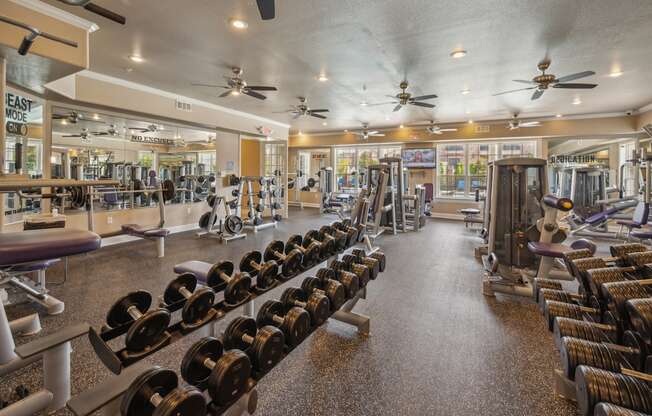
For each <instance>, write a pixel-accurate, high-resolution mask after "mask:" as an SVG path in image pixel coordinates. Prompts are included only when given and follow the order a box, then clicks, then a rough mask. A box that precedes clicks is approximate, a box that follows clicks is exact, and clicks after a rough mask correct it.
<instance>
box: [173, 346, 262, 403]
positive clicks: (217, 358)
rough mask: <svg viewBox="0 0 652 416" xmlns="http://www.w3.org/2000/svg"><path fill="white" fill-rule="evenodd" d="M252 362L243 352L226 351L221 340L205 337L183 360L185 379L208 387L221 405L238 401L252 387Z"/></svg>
mask: <svg viewBox="0 0 652 416" xmlns="http://www.w3.org/2000/svg"><path fill="white" fill-rule="evenodd" d="M250 376H251V360H250V359H249V356H248V355H247V354H246V353H244V352H243V351H240V350H237V349H232V350H228V351H224V347H223V346H222V343H221V342H220V340H218V339H216V338H212V337H206V338H202V339H200V340H199V341H197V342H196V343H195V344H193V345H192V347H190V349H189V350H188V352H186V354H185V355H184V356H183V360H182V361H181V377H183V379H184V380H186V382H188V384H191V385H193V386H197V387H199V388H201V389H204V388H207V390H208V395H209V396H210V397H211V399H213V402H214V403H215V404H216V405H218V406H226V405H228V404H230V403H233V402H235V401H236V400H238V398H240V397H241V396H242V395H243V394H244V393H246V392H247V389H248V386H249V377H250Z"/></svg>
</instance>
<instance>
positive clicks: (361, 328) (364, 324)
mask: <svg viewBox="0 0 652 416" xmlns="http://www.w3.org/2000/svg"><path fill="white" fill-rule="evenodd" d="M344 252H345V251H343V252H342V253H337V254H335V255H333V256H330V257H328V258H326V259H324V260H322V261H320V262H319V263H318V264H316V265H314V266H312V267H311V268H309V269H306V270H303V271H301V272H300V273H297V274H296V275H295V276H292V277H290V278H287V279H284V280H281V281H280V283H279V284H277V285H275V286H273V287H272V288H270V289H276V288H279V287H280V286H281V285H283V284H285V283H287V282H289V281H291V280H294V279H295V278H297V277H300V276H302V275H304V274H305V273H307V272H309V271H310V270H313V269H315V268H317V267H321V266H323V265H325V264H326V265H327V264H328V261H329V260H330V259H332V258H335V259H337V258H338V256H339V255H340V254H342V255H343V254H344ZM280 279H281V277H280V275H279V280H280ZM270 289H268V290H266V291H265V292H267V291H269V290H270ZM256 296H257V294H256V290H255V289H252V297H251V299H250V300H249V301H248V302H247V303H245V304H244V305H241V306H238V307H234V308H226V307H224V304H223V301H220V302H218V303H217V305H215V308H216V309H214V311H215V313H214V314H212V315H211V316H210V318H209V319H207V320H206V322H205V323H203V325H202V326H201V327H200V328H196V329H197V330H200V331H202V333H203V335H204V336H216V335H218V334H216V328H215V325H212V324H214V323H216V322H218V320H220V319H222V318H224V316H226V315H227V314H228V313H229V312H232V311H233V310H235V309H237V308H239V307H242V312H243V313H244V315H247V316H252V317H254V316H255V315H254V300H255V298H256ZM366 296H367V289H366V287H365V288H363V289H360V290H359V291H358V293H357V294H356V295H355V296H354V297H353V298H351V299H349V300H348V301H347V302H345V303H344V305H342V307H341V308H340V309H339V310H337V311H335V312H334V313H333V314H332V315H331V317H330V318H331V319H334V320H337V321H340V322H343V323H346V324H349V325H353V326H355V327H356V328H357V330H358V333H359V334H361V335H363V336H368V335H369V330H370V318H369V317H367V316H363V315H359V314H357V313H355V312H352V310H353V308H354V307H355V306H356V304H357V303H358V301H359V300H360V299H366ZM182 307H183V302H179V303H178V304H176V305H171V308H169V310H170V312H172V311H173V310H179V309H181V308H182ZM179 325H180V323H176V324H174V325H172V327H170V329H169V333H170V334H169V335H170V337H169V342H167V343H166V344H165V345H169V344H170V343H171V342H173V341H174V340H178V339H180V338H181V337H183V336H184V335H187V334H188V333H190V332H194V330H195V329H193V330H190V331H186V332H184V331H182V330H180V328H178V326H179ZM174 327H177V328H175V329H174V330H173V329H172V328H174ZM318 328H319V326H313V327H312V328H311V330H310V333H309V335H311V334H312V333H313V332H314V331H316V330H317V329H318ZM116 330H118V328H116ZM117 332H122V333H124V332H126V329H123V328H120V329H119V330H118V331H117ZM111 335H112V336H113V335H115V334H113V333H112V334H111ZM309 335H308V336H309ZM89 336H90V337H91V344H92V345H93V347H94V348H96V352H97V353H98V356H100V358H101V360H102V361H103V363H104V364H105V365H106V366H107V367H108V368H109V369H111V370H112V371H113V372H114V373H116V374H118V375H117V376H114V377H112V378H110V379H109V380H107V381H105V382H104V383H102V384H100V385H98V386H96V387H94V388H93V389H91V390H88V391H85V392H83V393H81V394H80V395H78V396H75V397H74V398H73V399H72V400H70V401H69V402H68V408H69V409H70V410H71V411H72V412H73V413H74V414H75V415H76V416H87V415H90V414H92V413H94V412H97V411H101V414H102V415H106V416H109V415H110V416H115V415H119V414H120V403H121V399H122V395H123V394H124V393H125V391H126V390H127V388H128V387H129V385H130V384H131V383H132V382H133V381H134V379H135V378H136V377H138V376H139V375H140V374H142V373H143V372H145V371H147V370H148V369H150V368H152V367H153V366H151V365H146V364H144V363H143V362H142V361H140V359H142V358H144V357H145V356H147V355H150V354H151V353H153V352H155V351H158V350H160V349H161V348H162V347H161V348H157V349H152V351H151V352H148V353H147V354H146V355H143V356H142V357H139V359H138V360H136V361H134V362H133V363H129V364H134V365H131V366H128V365H127V363H122V364H124V366H121V367H119V368H118V367H114V368H111V367H110V365H117V364H118V363H117V361H116V362H114V363H111V362H109V363H107V361H105V360H107V359H109V357H108V354H109V351H110V347H109V346H108V345H106V343H105V342H103V344H104V345H103V346H101V348H104V351H98V350H97V347H98V346H100V345H98V344H96V342H97V341H98V340H97V339H96V340H93V337H94V336H97V333H95V332H94V330H93V329H92V328H91V333H90V334H89ZM115 336H116V337H117V336H119V335H115ZM111 339H113V338H111ZM99 340H102V338H99ZM293 349H294V348H290V347H287V346H286V350H285V352H284V354H283V358H282V359H281V360H283V359H285V358H286V357H287V356H288V355H289V354H290V353H291V352H292V350H293ZM111 352H112V351H111ZM112 353H113V352H112ZM113 355H114V356H115V359H117V360H118V361H119V360H120V358H119V354H115V353H113ZM123 368H124V371H122V369H123ZM116 369H119V370H120V371H117V372H116V371H115V370H116ZM264 375H265V373H254V374H253V375H252V378H250V380H249V385H248V391H247V392H246V393H245V394H243V395H242V397H240V398H239V399H238V400H237V401H236V402H235V403H233V404H231V405H229V406H228V407H219V406H216V405H213V404H212V403H209V405H208V407H209V410H210V412H209V413H210V414H212V415H223V416H240V415H247V414H253V413H254V412H255V410H256V407H257V397H258V392H257V390H256V385H257V383H258V381H260V379H261V378H263V376H264Z"/></svg>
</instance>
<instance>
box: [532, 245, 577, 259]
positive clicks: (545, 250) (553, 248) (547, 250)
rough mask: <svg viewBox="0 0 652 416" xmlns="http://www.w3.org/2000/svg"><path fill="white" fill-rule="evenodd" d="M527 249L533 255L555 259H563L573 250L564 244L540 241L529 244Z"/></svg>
mask: <svg viewBox="0 0 652 416" xmlns="http://www.w3.org/2000/svg"><path fill="white" fill-rule="evenodd" d="M527 248H528V250H530V252H532V253H533V254H536V255H539V256H543V257H554V258H562V257H563V255H564V253H565V252H567V251H570V250H573V248H572V247H570V246H567V245H564V244H557V243H541V242H539V241H530V242H529V243H528V244H527Z"/></svg>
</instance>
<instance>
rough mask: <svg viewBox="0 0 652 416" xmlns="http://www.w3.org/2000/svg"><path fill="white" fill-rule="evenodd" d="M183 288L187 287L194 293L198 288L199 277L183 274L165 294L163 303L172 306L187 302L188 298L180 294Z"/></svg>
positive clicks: (171, 284)
mask: <svg viewBox="0 0 652 416" xmlns="http://www.w3.org/2000/svg"><path fill="white" fill-rule="evenodd" d="M182 287H185V288H186V290H187V291H188V292H190V293H192V292H194V291H195V288H196V287H197V277H195V275H194V274H192V273H183V274H180V275H179V276H177V277H176V278H175V279H174V280H172V281H171V282H170V283H169V284H168V286H167V288H166V289H165V292H163V301H164V302H165V303H166V304H167V305H172V304H173V303H177V302H181V301H182V300H185V299H186V298H185V297H184V296H183V295H182V294H181V293H180V292H179V291H180V290H181V288H182Z"/></svg>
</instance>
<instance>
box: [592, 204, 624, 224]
mask: <svg viewBox="0 0 652 416" xmlns="http://www.w3.org/2000/svg"><path fill="white" fill-rule="evenodd" d="M619 211H621V209H620V208H609V209H607V210H605V211H602V212H598V213H597V214H593V215H591V216H590V217H588V218H586V219H585V220H584V222H585V223H586V224H591V225H597V224H600V223H602V222H604V221H606V220H608V219H609V217H610V216H611V215H613V214H615V213H617V212H619Z"/></svg>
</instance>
